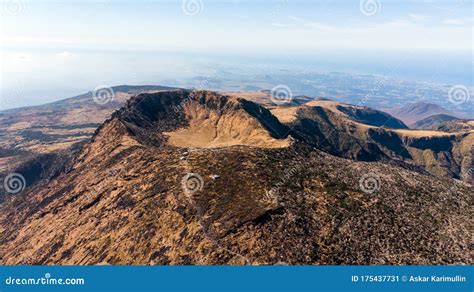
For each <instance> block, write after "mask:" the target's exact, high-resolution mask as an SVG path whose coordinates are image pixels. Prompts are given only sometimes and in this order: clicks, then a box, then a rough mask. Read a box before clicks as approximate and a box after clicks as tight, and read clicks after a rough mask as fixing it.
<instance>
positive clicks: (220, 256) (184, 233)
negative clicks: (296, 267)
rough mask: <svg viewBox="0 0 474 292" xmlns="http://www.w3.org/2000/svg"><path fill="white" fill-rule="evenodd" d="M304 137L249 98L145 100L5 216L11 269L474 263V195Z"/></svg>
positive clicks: (4, 250)
mask: <svg viewBox="0 0 474 292" xmlns="http://www.w3.org/2000/svg"><path fill="white" fill-rule="evenodd" d="M208 122H210V123H208ZM308 135H309V132H308ZM305 137H306V136H305V135H302V134H301V132H300V133H298V132H296V131H294V130H292V129H290V128H289V127H288V126H286V125H283V124H282V123H280V122H279V120H278V119H277V118H276V117H275V116H273V115H272V113H271V112H270V111H268V110H267V109H265V108H263V107H261V106H259V105H257V104H254V103H252V102H250V101H246V100H242V99H239V98H233V97H227V96H222V95H219V94H216V93H211V92H189V91H184V90H183V91H174V92H162V93H154V94H142V95H139V96H137V97H135V98H132V99H131V100H130V101H129V102H128V103H127V105H126V106H125V107H123V108H122V109H120V110H119V111H117V112H115V113H114V114H113V115H112V117H111V118H110V119H109V120H107V121H106V122H105V123H104V124H103V125H102V126H101V127H100V128H99V129H98V130H97V131H96V133H95V135H94V136H93V138H92V139H91V141H90V142H89V143H87V144H86V145H84V146H83V147H82V148H81V150H80V151H79V152H78V153H77V154H76V155H75V156H74V158H73V159H72V161H71V163H70V165H68V166H67V167H66V168H65V169H64V170H62V171H60V173H59V174H58V175H57V176H56V178H54V179H53V180H51V181H50V182H49V183H48V184H45V185H38V186H37V187H35V188H34V189H30V190H29V191H27V192H25V193H21V194H20V195H15V196H14V195H11V196H9V197H8V198H7V199H6V200H5V202H3V203H2V204H1V205H0V263H1V264H80V265H92V264H100V263H109V264H145V265H148V264H150V265H156V264H165V265H168V264H170V265H186V264H192V265H194V264H195V265H197V264H199V265H202V264H204V265H221V264H235V265H246V264H249V265H250V264H251V265H271V264H276V263H279V262H285V263H289V264H317V265H319V264H472V259H471V257H470V255H469V246H472V242H470V238H471V236H470V233H469V230H470V229H469V226H470V224H471V221H470V209H469V208H470V206H471V205H472V198H473V191H472V187H471V186H470V185H468V184H465V183H462V182H460V181H455V180H452V179H448V178H435V177H433V176H431V175H428V174H426V173H425V174H423V173H420V172H415V171H412V170H409V169H407V168H402V167H399V166H395V165H388V164H382V163H378V162H371V163H369V162H354V161H351V160H347V159H344V158H338V157H335V156H332V155H330V154H327V153H325V152H322V151H321V150H318V149H315V148H314V146H313V145H312V143H311V142H308V141H309V140H306V139H305ZM188 145H189V146H188ZM191 146H192V147H191ZM361 149H363V147H362V146H361Z"/></svg>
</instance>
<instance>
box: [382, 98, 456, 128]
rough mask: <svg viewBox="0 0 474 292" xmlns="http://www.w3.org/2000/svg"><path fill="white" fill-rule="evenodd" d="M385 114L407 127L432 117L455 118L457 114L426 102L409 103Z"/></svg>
mask: <svg viewBox="0 0 474 292" xmlns="http://www.w3.org/2000/svg"><path fill="white" fill-rule="evenodd" d="M387 112H388V113H389V114H391V115H392V116H394V117H396V118H398V119H400V120H402V121H403V122H404V123H405V124H407V125H409V126H412V125H413V124H415V123H416V122H418V121H421V120H423V119H425V118H428V117H431V116H434V115H439V114H444V115H449V116H454V117H456V116H457V114H455V113H452V112H450V111H449V110H447V109H445V108H443V107H441V106H439V105H436V104H433V103H426V102H416V103H409V104H406V105H404V106H402V107H397V108H393V109H389V110H387Z"/></svg>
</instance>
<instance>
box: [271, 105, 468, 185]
mask: <svg viewBox="0 0 474 292" xmlns="http://www.w3.org/2000/svg"><path fill="white" fill-rule="evenodd" d="M341 109H343V110H341ZM358 111H362V112H363V113H364V114H361V115H353V114H350V115H348V114H347V113H348V112H351V113H353V112H358ZM272 113H273V114H274V115H275V116H276V117H277V118H278V119H279V120H280V121H281V122H283V123H284V124H285V125H287V126H288V127H289V128H291V129H292V130H293V131H294V132H295V133H296V134H297V135H298V136H301V137H303V138H304V139H305V141H306V142H307V143H309V144H310V145H312V146H314V147H317V148H319V149H322V150H324V151H326V152H328V153H331V154H333V155H336V156H340V157H345V158H349V159H354V160H360V161H383V162H387V163H396V164H399V165H404V167H408V168H417V167H419V166H421V168H422V169H424V170H426V171H428V172H430V173H432V174H434V175H436V176H439V177H443V176H448V177H454V178H458V179H464V180H465V181H470V182H473V181H474V180H473V176H472V167H473V166H474V146H473V145H474V132H473V131H469V130H468V131H460V132H455V133H445V132H440V131H417V130H408V129H406V128H404V127H405V126H404V124H403V123H401V122H396V121H397V120H396V119H394V118H392V117H390V116H383V115H379V114H378V113H377V112H376V111H372V110H364V109H363V108H361V107H354V106H350V105H345V104H341V103H339V102H335V101H325V100H319V101H312V102H309V103H307V104H305V105H303V106H300V107H288V108H284V107H281V108H275V109H272ZM374 113H375V114H374ZM361 117H362V118H361ZM382 117H385V118H386V119H387V121H389V122H390V121H395V124H393V126H398V127H399V128H384V127H380V126H377V125H380V124H388V122H387V121H386V122H383V119H382ZM367 120H370V124H369V122H366V121H367ZM371 124H372V125H371Z"/></svg>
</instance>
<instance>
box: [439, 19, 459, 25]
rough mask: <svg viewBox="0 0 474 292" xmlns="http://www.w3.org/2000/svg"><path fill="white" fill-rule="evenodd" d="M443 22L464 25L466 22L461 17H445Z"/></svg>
mask: <svg viewBox="0 0 474 292" xmlns="http://www.w3.org/2000/svg"><path fill="white" fill-rule="evenodd" d="M443 23H444V24H449V25H462V24H463V23H464V22H463V21H462V20H461V19H445V20H443Z"/></svg>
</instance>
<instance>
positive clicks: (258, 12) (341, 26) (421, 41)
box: [2, 0, 473, 53]
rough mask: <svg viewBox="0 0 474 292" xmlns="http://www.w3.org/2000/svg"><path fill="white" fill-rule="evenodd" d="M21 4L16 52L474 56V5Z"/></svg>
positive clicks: (102, 0) (13, 19)
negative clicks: (368, 8)
mask: <svg viewBox="0 0 474 292" xmlns="http://www.w3.org/2000/svg"><path fill="white" fill-rule="evenodd" d="M12 1H14V2H15V1H17V2H20V3H22V6H23V7H22V8H21V9H20V10H21V11H19V12H16V11H15V13H8V11H5V10H6V9H5V8H4V9H3V15H2V24H3V36H2V42H3V44H4V46H6V47H9V48H10V47H13V48H25V47H34V48H51V47H52V48H56V49H58V48H64V49H69V48H73V49H78V48H82V49H117V46H119V48H118V49H120V50H125V49H132V50H135V49H143V50H165V51H166V50H168V51H192V50H199V51H208V52H214V51H215V52H220V51H221V50H223V49H228V50H232V51H234V52H243V53H245V52H249V53H256V52H265V53H268V51H270V52H273V53H278V52H282V51H284V52H287V51H295V52H301V51H311V50H315V49H341V48H344V49H375V50H383V49H384V50H394V49H410V50H413V49H415V50H416V49H429V50H469V49H471V47H472V27H473V14H472V2H470V1H457V0H452V1H387V0H366V1H363V2H369V4H370V2H373V3H375V5H376V7H377V8H376V9H375V11H376V12H375V13H374V14H373V15H366V14H364V13H363V12H361V9H360V2H359V1H357V0H356V1H327V0H326V1H324V0H321V1H294V0H293V1H291V0H275V1H242V0H235V1H231V0H228V1H209V0H202V1H200V0H184V1H153V0H147V1H145V0H141V1H131V0H130V1H124V0H122V1H112V0H95V1H93V0H84V1H57V0H56V1H40V0H36V1H35V0H4V2H5V3H7V4H8V2H12ZM193 1H194V2H195V3H197V6H198V7H199V8H198V13H197V14H196V15H188V14H189V13H188V14H186V13H185V11H184V10H185V9H183V2H187V3H191V4H189V5H192V2H193ZM185 7H186V6H185ZM189 7H192V6H189ZM195 7H196V6H195Z"/></svg>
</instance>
